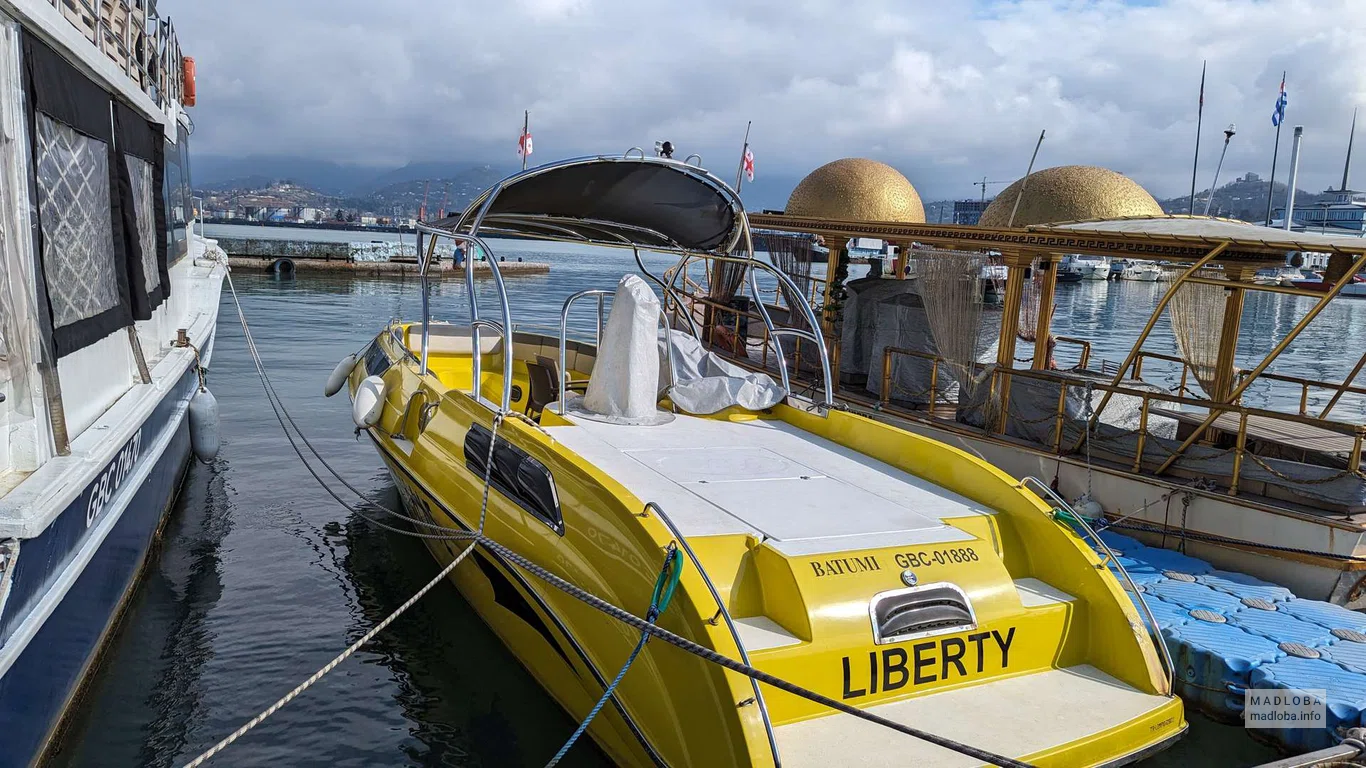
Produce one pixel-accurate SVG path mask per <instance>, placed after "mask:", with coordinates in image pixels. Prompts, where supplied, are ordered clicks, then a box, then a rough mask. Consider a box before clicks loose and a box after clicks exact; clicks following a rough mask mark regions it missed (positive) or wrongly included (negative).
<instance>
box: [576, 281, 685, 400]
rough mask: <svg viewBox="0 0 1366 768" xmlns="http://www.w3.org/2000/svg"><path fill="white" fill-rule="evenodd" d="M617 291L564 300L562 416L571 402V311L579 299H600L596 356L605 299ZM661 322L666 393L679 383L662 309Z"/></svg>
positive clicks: (596, 291) (594, 290)
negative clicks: (666, 373) (667, 383)
mask: <svg viewBox="0 0 1366 768" xmlns="http://www.w3.org/2000/svg"><path fill="white" fill-rule="evenodd" d="M615 293H616V292H615V291H610V290H605V289H602V288H590V289H588V290H586V291H579V292H578V293H575V294H573V295H571V296H570V297H569V298H567V299H565V300H564V307H563V308H562V309H561V310H560V371H559V374H558V375H559V379H560V380H559V390H560V391H559V397H560V415H561V416H563V415H564V414H565V409H566V407H567V401H568V400H569V389H568V387H569V366H568V362H569V310H570V308H572V307H573V306H574V303H575V302H576V301H578V300H579V299H584V298H588V297H589V296H596V297H597V298H598V325H597V334H596V335H595V336H594V337H593V348H594V354H595V355H596V354H597V350H600V349H602V324H603V314H602V312H603V299H604V298H606V297H608V296H612V295H614V294H615ZM659 322H660V324H661V325H662V326H663V328H664V362H665V367H666V368H667V369H668V372H669V385H668V387H666V388H665V390H664V391H665V393H666V394H667V393H669V392H672V391H673V387H674V384H676V383H677V381H678V380H677V378H676V376H677V374H675V372H674V351H673V350H674V347H673V343H672V340H671V339H670V338H669V334H670V332H671V330H672V329H671V328H670V327H669V319H668V313H666V312H665V311H664V310H663V308H662V307H661V309H660V312H659Z"/></svg>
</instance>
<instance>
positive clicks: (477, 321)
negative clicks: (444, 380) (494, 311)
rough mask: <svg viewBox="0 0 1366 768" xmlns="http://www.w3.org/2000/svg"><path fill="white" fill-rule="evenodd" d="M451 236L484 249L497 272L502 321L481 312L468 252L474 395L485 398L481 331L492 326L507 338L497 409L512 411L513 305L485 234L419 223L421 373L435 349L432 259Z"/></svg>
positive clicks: (467, 285)
mask: <svg viewBox="0 0 1366 768" xmlns="http://www.w3.org/2000/svg"><path fill="white" fill-rule="evenodd" d="M423 235H429V236H431V238H432V239H431V243H430V245H429V246H428V247H427V249H426V250H423V247H422V238H423ZM443 237H448V238H450V239H452V240H455V241H456V242H462V243H466V244H467V245H470V246H472V248H471V250H473V249H475V248H477V249H479V250H481V251H483V252H484V256H485V262H484V263H486V264H488V265H489V271H490V272H492V274H493V282H494V285H495V287H496V288H497V291H498V307H499V310H500V311H501V314H502V318H503V319H502V321H501V322H499V321H496V320H485V319H483V318H481V317H480V316H479V294H478V292H476V291H475V290H474V254H473V253H471V254H468V255H467V256H466V259H465V292H466V294H467V295H468V296H469V302H470V396H471V397H473V398H474V400H475V402H479V403H483V402H485V401H484V399H483V395H482V384H483V356H484V350H483V346H482V345H481V344H480V343H479V331H480V329H483V328H488V329H489V330H491V331H494V332H496V333H498V334H499V335H500V336H501V337H502V340H503V392H502V397H501V398H500V400H499V405H498V408H497V409H494V410H497V411H498V412H500V413H508V412H509V411H510V410H511V408H512V360H513V357H514V355H513V346H512V309H511V308H510V307H509V306H508V292H507V286H506V285H504V284H503V273H502V272H500V271H499V269H498V261H497V259H495V258H493V250H492V249H491V248H489V247H488V244H487V243H485V242H484V240H483V238H480V237H478V236H477V235H466V234H460V233H456V232H449V231H447V230H444V229H436V228H435V227H429V226H427V225H426V224H421V223H419V224H418V225H417V259H418V276H419V278H420V281H421V283H422V354H421V358H420V360H421V363H420V365H421V375H424V376H425V375H426V374H427V370H428V368H427V362H428V355H429V351H430V349H431V295H430V291H429V290H428V289H429V286H428V283H427V272H428V270H429V269H430V268H431V265H432V261H433V259H434V257H435V255H436V243H437V240H439V239H440V238H443Z"/></svg>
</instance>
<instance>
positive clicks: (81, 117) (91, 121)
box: [23, 31, 133, 357]
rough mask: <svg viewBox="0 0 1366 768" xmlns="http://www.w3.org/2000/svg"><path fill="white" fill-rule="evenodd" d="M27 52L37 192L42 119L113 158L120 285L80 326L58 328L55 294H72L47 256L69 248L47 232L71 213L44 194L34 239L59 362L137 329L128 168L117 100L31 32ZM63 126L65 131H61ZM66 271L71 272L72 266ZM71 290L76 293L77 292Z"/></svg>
mask: <svg viewBox="0 0 1366 768" xmlns="http://www.w3.org/2000/svg"><path fill="white" fill-rule="evenodd" d="M23 49H24V51H23V53H24V79H25V86H26V90H27V94H26V96H27V103H28V121H29V137H30V141H31V142H32V144H31V151H32V156H33V158H34V162H33V178H32V185H33V188H34V189H35V190H38V189H40V188H41V182H40V173H41V171H40V166H41V165H42V163H43V161H44V158H45V157H46V156H47V153H46V152H45V151H43V150H42V148H41V147H40V134H39V124H40V119H39V116H40V115H42V116H44V118H45V119H44V120H42V121H41V122H42V125H43V126H44V129H45V133H46V134H47V135H51V134H52V132H53V131H54V130H58V131H60V132H64V133H63V134H62V135H63V136H67V137H73V138H72V139H71V140H72V141H76V142H85V150H87V151H89V150H90V148H91V147H92V146H98V145H92V144H91V143H90V142H89V141H86V140H85V139H81V138H80V137H85V138H86V139H91V140H94V141H95V142H102V143H103V146H104V151H105V152H107V155H108V157H107V159H108V174H109V179H108V184H109V211H108V216H109V221H110V227H111V232H112V236H111V238H110V239H111V242H110V243H108V247H109V249H110V252H112V257H113V266H112V271H113V274H112V278H110V279H112V280H113V281H114V284H115V286H116V290H115V293H116V294H117V296H116V301H115V302H114V303H113V305H112V306H110V307H108V308H107V309H103V310H102V311H98V312H97V313H88V314H82V316H81V317H80V319H76V320H74V321H65V322H61V323H58V322H54V314H53V311H54V302H53V298H54V294H53V293H52V291H53V290H68V289H67V288H66V287H64V286H57V285H54V284H53V283H52V276H53V275H54V274H58V273H60V269H61V268H60V267H59V266H58V265H54V264H49V263H48V257H47V254H50V253H53V252H56V251H55V249H59V248H61V247H63V244H62V243H51V244H49V243H47V242H46V235H45V234H44V231H45V230H49V229H51V230H54V231H55V230H56V229H57V227H55V225H54V222H56V221H57V220H58V218H59V217H60V216H62V215H64V214H65V213H66V212H64V211H60V210H44V206H43V205H42V204H41V194H40V196H39V197H40V202H39V205H38V221H37V222H36V223H37V226H35V227H34V234H35V240H36V244H37V252H38V258H39V263H40V265H41V266H42V268H41V269H39V270H37V274H38V279H39V281H40V282H41V285H40V290H39V301H40V302H41V303H42V304H43V305H44V310H45V311H44V312H43V314H44V315H45V317H44V323H43V325H44V328H43V332H44V335H45V336H47V337H48V338H50V339H51V345H52V348H53V351H54V352H55V354H56V356H58V357H61V356H64V355H67V354H70V353H71V352H74V351H76V350H78V349H81V348H83V347H87V346H89V345H91V344H93V343H95V342H96V341H99V340H100V339H102V338H104V337H105V336H108V335H109V334H110V333H112V332H114V331H116V330H118V329H119V328H123V327H126V326H128V325H131V324H132V323H133V312H132V305H131V301H130V297H129V290H128V275H127V255H126V250H125V238H124V235H123V228H124V223H123V204H122V202H121V200H120V195H119V194H118V190H119V175H120V174H119V172H118V168H119V167H120V166H121V165H122V163H120V162H119V161H118V158H117V156H116V154H115V151H114V129H113V121H112V120H111V119H110V109H111V105H112V101H113V100H112V98H111V97H110V95H109V93H108V92H106V91H105V90H104V89H102V88H100V87H99V86H98V85H96V84H95V83H94V82H92V81H91V80H90V79H88V78H87V77H85V75H83V74H81V73H80V71H78V70H77V69H76V68H75V67H73V66H72V65H71V64H70V63H68V62H67V61H66V60H65V59H63V58H62V57H61V56H59V55H57V53H56V52H54V51H53V50H52V49H51V48H49V47H48V46H47V45H46V44H45V43H43V42H42V41H41V40H38V39H37V38H35V37H33V36H32V35H31V34H30V33H28V32H27V31H26V32H25V33H24V43H23ZM57 126H61V127H60V128H58V127H57ZM68 129H69V130H68ZM45 218H46V219H51V221H45ZM103 246H104V244H103V243H100V247H101V248H103ZM66 266H68V267H69V265H66ZM70 290H71V291H72V292H74V291H75V290H77V289H75V288H72V289H70ZM101 306H103V305H101Z"/></svg>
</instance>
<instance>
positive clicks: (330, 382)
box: [323, 354, 356, 397]
mask: <svg viewBox="0 0 1366 768" xmlns="http://www.w3.org/2000/svg"><path fill="white" fill-rule="evenodd" d="M355 367H356V356H355V354H350V355H347V356H346V357H343V358H342V361H341V362H340V363H337V367H336V368H333V369H332V375H331V376H328V377H327V385H326V386H324V387H323V395H325V396H327V397H331V396H333V395H335V394H337V393H338V392H340V391H341V389H342V387H344V386H346V380H347V379H349V378H351V369H352V368H355Z"/></svg>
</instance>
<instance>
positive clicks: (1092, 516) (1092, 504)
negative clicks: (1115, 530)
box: [1072, 494, 1105, 522]
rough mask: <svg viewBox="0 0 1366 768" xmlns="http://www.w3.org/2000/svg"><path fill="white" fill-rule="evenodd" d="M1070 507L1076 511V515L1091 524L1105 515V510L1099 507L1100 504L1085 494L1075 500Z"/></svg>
mask: <svg viewBox="0 0 1366 768" xmlns="http://www.w3.org/2000/svg"><path fill="white" fill-rule="evenodd" d="M1072 506H1073V507H1074V508H1075V509H1076V510H1077V514H1078V515H1081V516H1082V517H1084V518H1086V519H1087V520H1088V521H1091V522H1095V521H1096V520H1099V519H1101V517H1103V516H1104V515H1105V508H1104V507H1102V506H1101V505H1100V502H1098V501H1096V500H1095V499H1093V498H1091V497H1090V496H1089V495H1087V494H1082V496H1081V498H1079V499H1077V501H1076V503H1075V504H1073V505H1072Z"/></svg>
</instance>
